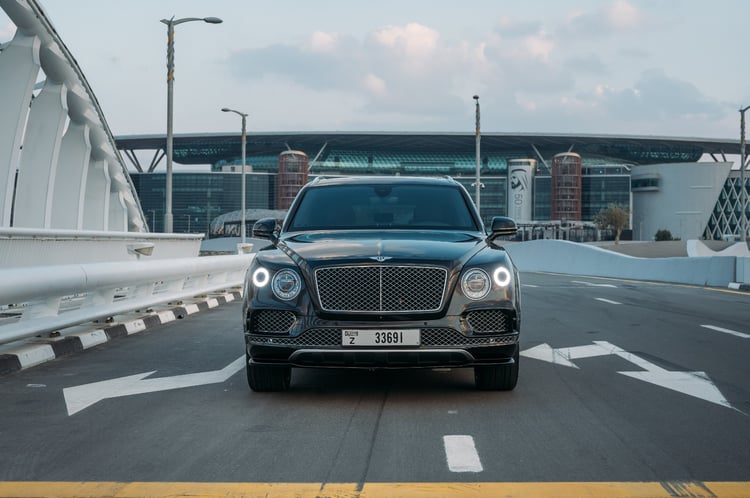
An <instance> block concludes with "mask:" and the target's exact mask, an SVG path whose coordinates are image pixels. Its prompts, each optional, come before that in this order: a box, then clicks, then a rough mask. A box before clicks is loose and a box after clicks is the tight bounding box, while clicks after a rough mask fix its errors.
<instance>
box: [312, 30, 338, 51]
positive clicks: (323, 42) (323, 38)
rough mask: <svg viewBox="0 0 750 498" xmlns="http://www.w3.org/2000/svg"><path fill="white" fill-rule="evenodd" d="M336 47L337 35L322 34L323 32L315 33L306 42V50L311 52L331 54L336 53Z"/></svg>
mask: <svg viewBox="0 0 750 498" xmlns="http://www.w3.org/2000/svg"><path fill="white" fill-rule="evenodd" d="M337 45H338V35H336V34H333V33H324V32H323V31H315V32H314V33H313V34H311V35H310V39H309V40H308V49H309V50H310V51H311V52H318V53H324V54H325V53H333V52H335V51H336V49H337Z"/></svg>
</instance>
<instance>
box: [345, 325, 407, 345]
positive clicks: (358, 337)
mask: <svg viewBox="0 0 750 498" xmlns="http://www.w3.org/2000/svg"><path fill="white" fill-rule="evenodd" d="M341 345H342V346H419V329H370V330H368V329H344V330H342V331H341Z"/></svg>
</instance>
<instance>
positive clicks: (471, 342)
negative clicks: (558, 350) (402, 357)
mask: <svg viewBox="0 0 750 498" xmlns="http://www.w3.org/2000/svg"><path fill="white" fill-rule="evenodd" d="M421 337H422V338H421V343H422V347H468V346H490V345H492V346H498V345H506V344H515V343H516V342H517V341H518V334H506V335H503V336H499V337H497V336H496V337H490V336H483V337H466V336H465V335H463V334H461V333H460V332H458V331H456V330H453V329H447V328H431V329H422V332H421ZM249 340H250V342H252V343H255V344H278V345H281V346H307V347H323V348H324V347H334V346H341V329H310V330H306V331H305V332H303V333H302V334H300V335H299V336H298V337H264V336H252V335H251V336H250V337H249Z"/></svg>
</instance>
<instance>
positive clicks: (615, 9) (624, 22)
mask: <svg viewBox="0 0 750 498" xmlns="http://www.w3.org/2000/svg"><path fill="white" fill-rule="evenodd" d="M607 20H608V22H609V25H610V26H612V27H614V28H616V29H620V30H631V29H637V28H638V27H640V26H641V25H642V24H643V21H644V15H643V14H642V13H641V12H640V11H639V10H638V9H637V8H636V7H634V6H633V5H632V4H631V3H630V2H628V1H627V0H616V1H615V2H614V3H613V4H612V5H610V6H609V8H608V9H607Z"/></svg>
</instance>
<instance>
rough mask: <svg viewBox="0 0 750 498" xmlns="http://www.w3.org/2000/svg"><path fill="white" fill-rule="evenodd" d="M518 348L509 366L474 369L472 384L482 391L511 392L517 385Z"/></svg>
mask: <svg viewBox="0 0 750 498" xmlns="http://www.w3.org/2000/svg"><path fill="white" fill-rule="evenodd" d="M519 349H520V346H519V347H516V352H515V354H514V355H513V363H512V364H510V365H490V366H486V367H474V382H475V384H476V386H477V389H480V390H482V391H512V390H513V389H514V388H515V387H516V384H517V383H518V363H519V358H520V355H519V354H518V351H519Z"/></svg>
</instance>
